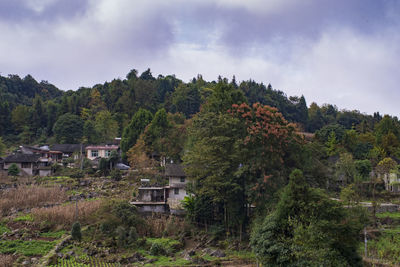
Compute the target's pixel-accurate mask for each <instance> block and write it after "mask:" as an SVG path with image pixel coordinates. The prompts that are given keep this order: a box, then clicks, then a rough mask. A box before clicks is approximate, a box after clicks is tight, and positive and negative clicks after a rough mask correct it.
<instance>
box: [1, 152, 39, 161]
mask: <svg viewBox="0 0 400 267" xmlns="http://www.w3.org/2000/svg"><path fill="white" fill-rule="evenodd" d="M39 158H40V155H38V154H19V153H18V154H13V155H9V156H7V157H6V158H5V159H4V162H5V163H22V162H37V161H38V160H39Z"/></svg>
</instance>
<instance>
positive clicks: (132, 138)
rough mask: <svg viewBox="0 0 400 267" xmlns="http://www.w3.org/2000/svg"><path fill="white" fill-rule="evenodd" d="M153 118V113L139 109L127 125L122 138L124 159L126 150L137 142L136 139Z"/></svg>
mask: <svg viewBox="0 0 400 267" xmlns="http://www.w3.org/2000/svg"><path fill="white" fill-rule="evenodd" d="M152 119H153V115H152V114H151V113H150V112H149V111H147V110H145V109H139V111H138V112H136V113H135V115H134V116H133V118H132V120H131V121H130V123H129V124H128V126H126V127H125V129H124V132H123V134H122V140H121V151H122V157H123V158H124V159H126V152H128V150H129V149H130V148H132V147H133V146H134V145H135V144H136V140H137V139H138V138H139V136H140V134H141V133H143V132H144V129H145V128H146V126H147V125H148V124H149V123H150V122H151V121H152Z"/></svg>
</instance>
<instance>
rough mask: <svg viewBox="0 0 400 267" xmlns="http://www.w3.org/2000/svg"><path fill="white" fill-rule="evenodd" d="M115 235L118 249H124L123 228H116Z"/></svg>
mask: <svg viewBox="0 0 400 267" xmlns="http://www.w3.org/2000/svg"><path fill="white" fill-rule="evenodd" d="M115 233H116V234H117V239H118V245H119V246H120V247H124V246H125V245H126V242H127V234H126V230H125V228H124V227H123V226H118V227H117V229H116V230H115Z"/></svg>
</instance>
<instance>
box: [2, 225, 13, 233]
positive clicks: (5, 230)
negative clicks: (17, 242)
mask: <svg viewBox="0 0 400 267" xmlns="http://www.w3.org/2000/svg"><path fill="white" fill-rule="evenodd" d="M10 232H11V230H10V229H9V228H8V227H7V226H4V225H2V224H0V235H2V234H4V233H10Z"/></svg>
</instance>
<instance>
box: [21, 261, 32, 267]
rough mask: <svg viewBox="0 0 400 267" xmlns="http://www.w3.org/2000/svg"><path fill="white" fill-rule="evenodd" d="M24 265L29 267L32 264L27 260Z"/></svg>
mask: <svg viewBox="0 0 400 267" xmlns="http://www.w3.org/2000/svg"><path fill="white" fill-rule="evenodd" d="M22 265H24V266H28V265H31V262H30V261H28V260H26V261H23V262H22Z"/></svg>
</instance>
